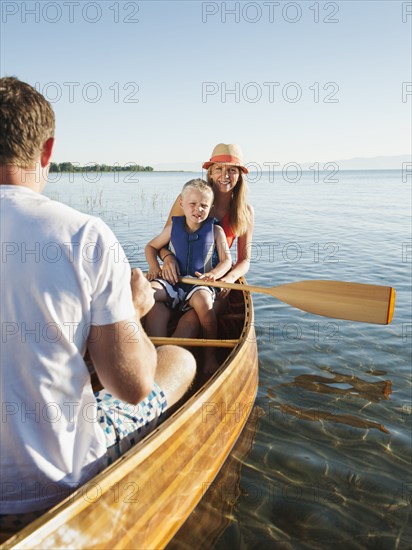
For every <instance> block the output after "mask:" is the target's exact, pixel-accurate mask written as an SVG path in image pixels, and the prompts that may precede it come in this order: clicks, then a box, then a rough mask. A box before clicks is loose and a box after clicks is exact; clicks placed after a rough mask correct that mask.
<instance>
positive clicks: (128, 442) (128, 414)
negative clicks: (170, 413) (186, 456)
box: [95, 384, 167, 464]
mask: <svg viewBox="0 0 412 550" xmlns="http://www.w3.org/2000/svg"><path fill="white" fill-rule="evenodd" d="M95 396H96V401H97V420H98V422H99V424H100V426H101V428H102V430H103V431H104V435H105V436H106V447H107V453H108V464H111V463H112V462H113V460H116V459H117V458H118V457H119V456H121V455H122V454H123V453H125V452H126V451H127V450H128V449H130V448H131V447H132V446H133V445H134V444H135V443H137V442H138V441H140V439H142V438H143V437H144V436H145V435H146V434H148V433H149V432H150V431H152V430H153V429H154V428H155V427H156V426H157V424H159V422H160V421H161V420H162V419H163V418H162V417H163V415H164V411H165V410H166V407H167V401H166V396H165V394H164V393H163V391H162V390H161V389H160V388H159V386H158V385H157V384H155V385H154V388H153V390H152V392H151V393H150V394H149V395H148V396H147V397H146V399H144V400H143V401H141V402H140V403H137V405H131V404H130V403H127V402H125V401H122V400H120V399H117V398H116V397H113V396H112V395H111V394H110V393H108V392H107V391H106V390H105V389H103V390H101V391H99V392H96V393H95Z"/></svg>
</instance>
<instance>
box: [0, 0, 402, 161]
mask: <svg viewBox="0 0 412 550" xmlns="http://www.w3.org/2000/svg"><path fill="white" fill-rule="evenodd" d="M225 7H226V10H228V11H230V10H231V11H232V12H235V13H229V12H228V13H225ZM403 20H404V21H405V22H403ZM317 21H318V22H317ZM331 21H335V22H331ZM411 25H412V5H411V2H398V1H373V0H371V1H370V0H368V1H337V2H315V1H306V0H304V1H300V2H281V1H280V2H269V1H268V2H266V1H265V2H230V1H227V2H202V1H190V0H189V1H182V2H172V1H169V2H162V1H124V2H123V1H114V0H108V1H100V2H88V1H87V0H78V1H71V0H67V1H64V2H62V1H59V2H53V1H47V2H40V1H37V2H36V1H34V2H33V1H25V2H16V1H6V0H3V2H2V20H1V31H2V33H1V47H2V53H1V72H2V75H15V76H17V77H18V78H20V79H22V80H25V81H27V82H29V83H30V84H32V85H35V84H36V83H37V87H38V88H39V89H40V90H42V91H43V92H44V93H45V95H46V96H47V97H48V98H49V99H50V100H52V101H53V106H54V109H55V112H56V117H57V134H56V136H57V142H56V149H55V156H54V159H55V160H56V161H57V162H61V161H63V160H70V161H72V162H80V163H82V164H83V163H86V162H106V163H108V164H113V163H115V162H118V163H119V164H125V163H127V162H131V161H134V162H137V163H139V164H144V165H156V164H170V163H188V162H194V163H199V162H200V161H202V160H206V159H207V158H208V157H209V156H210V153H211V150H212V148H213V146H214V145H215V144H216V143H218V142H237V143H239V144H240V145H241V146H242V148H243V150H244V153H245V157H246V161H253V162H258V163H260V164H262V163H264V162H276V161H279V162H281V163H284V162H290V161H296V162H305V161H311V162H315V161H318V162H322V161H333V160H337V159H344V158H351V157H373V156H379V155H399V154H405V153H408V152H409V151H410V149H411V143H410V133H411V127H410V114H411V104H412V85H410V84H409V85H408V84H407V83H408V82H409V83H410V82H411V81H412V76H411V54H410V48H411ZM403 83H404V84H403ZM324 88H325V89H324ZM402 89H403V92H404V97H402ZM225 90H226V94H225ZM230 90H232V92H233V93H228V92H230ZM408 91H409V94H408ZM136 100H138V102H136ZM199 168H200V166H199Z"/></svg>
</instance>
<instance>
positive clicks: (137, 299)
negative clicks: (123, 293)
mask: <svg viewBox="0 0 412 550" xmlns="http://www.w3.org/2000/svg"><path fill="white" fill-rule="evenodd" d="M130 285H131V287H132V296H133V303H134V307H135V309H136V314H137V315H138V317H139V319H141V318H142V317H144V316H145V315H146V313H147V312H149V311H150V310H151V309H152V307H153V305H154V302H155V301H154V290H153V289H152V287H151V286H150V283H149V281H148V280H147V279H146V277H145V276H144V275H143V273H142V271H141V269H138V268H136V269H133V270H132V276H131V279H130Z"/></svg>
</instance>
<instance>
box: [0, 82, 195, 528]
mask: <svg viewBox="0 0 412 550" xmlns="http://www.w3.org/2000/svg"><path fill="white" fill-rule="evenodd" d="M54 128H55V121H54V113H53V110H52V108H51V106H50V104H49V103H48V101H47V100H46V99H45V98H44V97H43V96H42V95H41V94H40V93H38V92H37V91H36V90H35V89H34V88H32V87H31V86H29V85H28V84H26V83H24V82H21V81H19V80H18V79H16V78H13V77H5V78H1V79H0V184H1V185H0V193H1V199H0V209H1V234H0V237H1V245H2V258H1V278H0V291H1V327H2V345H1V358H0V359H1V363H0V364H1V371H0V372H1V398H2V410H3V415H2V423H1V428H0V429H1V433H0V435H1V450H0V453H1V454H0V482H1V496H0V529H1V531H3V533H4V532H7V531H8V530H9V531H10V532H12V531H15V530H16V528H21V527H23V526H24V525H26V524H27V523H29V522H30V521H31V520H33V519H34V518H35V517H36V516H38V515H40V514H41V513H43V512H44V511H45V510H46V509H48V508H50V507H51V506H53V505H55V504H56V503H57V502H58V501H60V500H62V499H63V498H64V497H65V496H67V495H68V494H69V493H70V492H72V491H73V490H74V489H75V488H76V487H77V486H79V485H81V484H82V483H84V482H85V481H87V480H88V479H90V478H91V477H93V476H94V475H95V474H96V473H97V472H99V471H100V470H102V469H103V468H105V467H106V466H107V465H108V464H109V463H110V462H111V461H112V460H113V459H115V458H117V457H118V456H120V454H122V453H123V452H125V451H126V450H127V449H128V448H130V446H131V445H133V444H134V443H135V442H136V441H137V440H138V439H141V438H142V437H143V435H145V434H146V433H148V431H150V430H151V429H153V428H154V427H155V425H156V424H157V423H158V420H159V417H160V416H161V414H162V412H163V411H164V410H165V409H166V407H168V406H171V405H172V404H174V403H175V402H176V401H178V400H179V399H180V398H181V397H182V396H183V395H184V393H185V392H186V391H187V389H188V388H189V386H190V384H191V383H192V381H193V378H194V375H195V369H196V365H195V360H194V358H193V356H192V355H191V354H190V353H189V352H188V351H186V350H184V349H181V348H177V347H175V346H163V347H161V348H159V349H158V350H155V348H154V346H153V345H152V343H151V342H150V340H149V338H148V336H147V335H146V334H145V332H144V330H143V328H142V325H141V323H140V319H141V318H142V317H143V316H144V315H145V314H146V313H147V312H148V311H149V310H150V309H151V307H152V305H153V303H154V299H153V291H152V290H151V288H150V284H149V282H148V281H147V280H146V279H145V277H144V276H143V274H142V272H141V271H140V270H139V269H135V270H133V271H132V272H131V270H130V266H129V263H128V261H127V259H126V256H125V254H124V251H123V249H122V248H121V246H120V245H119V243H118V241H117V239H116V237H115V236H114V234H113V233H112V231H111V230H110V229H109V227H108V226H107V225H106V224H105V223H104V222H103V221H102V220H100V219H99V218H95V217H93V216H89V215H87V214H83V213H81V212H78V211H76V210H74V209H73V208H70V207H68V206H66V205H64V204H62V203H59V202H56V201H52V200H50V199H48V198H46V197H45V196H43V195H42V194H41V193H42V191H43V189H44V187H45V184H46V179H47V175H48V168H49V163H50V158H51V155H52V150H53V145H54ZM114 250H115V251H116V254H114V253H113V252H114ZM119 251H120V255H118V252H119ZM86 348H87V349H88V350H89V352H90V356H91V359H92V362H93V365H94V368H95V370H96V373H97V375H98V376H99V379H100V381H101V382H102V384H103V387H104V390H102V391H100V392H98V393H97V394H93V390H92V386H91V381H90V375H89V372H88V370H87V367H86V364H85V362H84V359H83V356H84V353H85V351H86Z"/></svg>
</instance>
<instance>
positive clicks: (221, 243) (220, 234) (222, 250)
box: [196, 225, 232, 281]
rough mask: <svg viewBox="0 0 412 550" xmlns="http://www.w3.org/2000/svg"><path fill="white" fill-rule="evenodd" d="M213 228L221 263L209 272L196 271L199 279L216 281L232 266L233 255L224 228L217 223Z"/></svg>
mask: <svg viewBox="0 0 412 550" xmlns="http://www.w3.org/2000/svg"><path fill="white" fill-rule="evenodd" d="M213 229H214V234H215V246H216V248H217V253H218V256H219V263H218V264H217V266H216V267H214V268H213V269H211V270H210V271H208V272H207V273H203V274H201V273H198V272H196V275H197V276H198V277H199V279H209V280H211V281H216V280H217V279H220V277H223V275H224V274H225V273H227V272H228V271H229V269H230V268H231V267H232V256H231V255H230V250H229V245H228V244H227V239H226V235H225V232H224V231H223V229H222V228H221V227H220V225H215V226H214V228H213Z"/></svg>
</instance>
